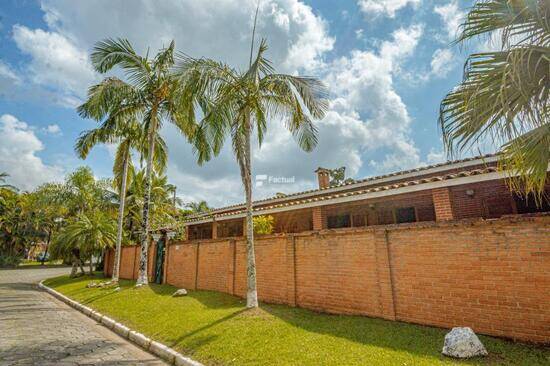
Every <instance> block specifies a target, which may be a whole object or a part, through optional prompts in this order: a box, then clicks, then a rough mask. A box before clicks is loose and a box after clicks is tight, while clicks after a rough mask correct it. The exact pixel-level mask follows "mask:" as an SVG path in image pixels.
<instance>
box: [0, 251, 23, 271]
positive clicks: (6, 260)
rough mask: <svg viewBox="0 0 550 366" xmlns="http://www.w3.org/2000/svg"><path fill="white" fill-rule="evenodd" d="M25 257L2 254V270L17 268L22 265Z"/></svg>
mask: <svg viewBox="0 0 550 366" xmlns="http://www.w3.org/2000/svg"><path fill="white" fill-rule="evenodd" d="M22 259H23V257H21V256H20V255H9V254H1V253H0V268H6V267H8V268H9V267H17V266H18V265H19V263H21V261H22Z"/></svg>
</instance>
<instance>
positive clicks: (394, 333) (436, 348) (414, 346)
mask: <svg viewBox="0 0 550 366" xmlns="http://www.w3.org/2000/svg"><path fill="white" fill-rule="evenodd" d="M262 310H264V311H266V312H268V313H269V314H271V315H273V316H275V317H277V318H279V319H281V320H283V321H284V322H286V323H289V324H291V325H293V326H295V327H298V328H301V329H304V330H306V331H308V332H314V333H318V334H325V335H329V336H332V337H338V338H343V339H347V340H350V341H352V342H355V343H358V344H363V345H371V346H376V347H381V348H385V349H391V350H399V351H405V352H407V353H410V354H415V355H419V356H425V357H433V358H436V359H438V360H440V361H441V362H443V361H446V362H449V361H453V362H456V363H459V364H463V365H495V364H501V363H502V361H503V360H504V359H505V358H506V357H505V356H507V355H506V353H504V351H506V350H505V349H504V348H503V344H506V343H508V345H509V346H512V347H528V348H530V349H531V351H533V354H532V355H531V356H533V363H532V364H540V365H543V364H544V361H543V360H544V358H545V356H544V354H546V355H547V356H546V357H548V356H549V355H550V350H549V349H546V351H545V350H544V348H542V347H537V346H532V345H531V346H529V345H524V344H517V343H513V342H511V341H506V340H496V339H494V338H489V337H483V336H482V337H480V338H482V342H484V343H485V345H486V346H487V348H488V350H489V357H486V358H472V359H468V360H462V361H459V360H456V359H451V358H447V357H445V356H443V355H442V354H441V349H442V347H443V341H444V337H445V334H446V333H447V332H448V330H446V329H441V328H435V327H429V326H422V325H414V324H407V323H403V322H397V321H389V320H384V319H378V318H370V317H366V316H352V315H330V314H321V313H317V312H314V311H311V310H306V309H300V308H289V307H287V306H284V305H268V304H262ZM497 343H499V345H497V346H495V348H494V349H493V347H491V346H492V345H494V344H497ZM491 350H493V352H491ZM497 350H498V351H497ZM499 351H500V352H503V353H502V354H501V353H500V352H499ZM508 351H509V350H508ZM518 351H519V350H518ZM508 356H509V355H508ZM538 361H540V363H538ZM510 362H512V363H513V361H511V360H507V362H503V363H504V364H510ZM526 364H529V361H528V362H527V363H526Z"/></svg>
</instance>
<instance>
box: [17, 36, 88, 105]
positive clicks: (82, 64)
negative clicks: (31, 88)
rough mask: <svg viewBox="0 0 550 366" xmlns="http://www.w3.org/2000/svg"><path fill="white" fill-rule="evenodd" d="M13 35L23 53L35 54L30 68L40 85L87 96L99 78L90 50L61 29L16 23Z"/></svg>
mask: <svg viewBox="0 0 550 366" xmlns="http://www.w3.org/2000/svg"><path fill="white" fill-rule="evenodd" d="M13 39H14V41H15V43H16V44H17V47H18V48H19V49H20V50H21V51H22V52H23V53H26V54H28V55H30V56H31V62H30V64H29V65H28V66H27V68H28V71H29V73H30V78H31V79H32V81H33V82H35V83H36V84H38V85H43V86H49V87H54V88H56V89H58V90H59V91H60V92H61V93H62V94H63V96H64V97H65V98H75V97H83V96H84V95H85V93H86V90H87V88H88V86H89V85H90V84H91V83H92V82H94V81H95V80H96V75H95V72H94V70H93V68H92V66H91V64H90V61H89V59H88V54H87V52H86V51H85V50H82V49H79V48H78V47H77V46H75V45H74V43H73V42H71V41H70V40H69V39H68V38H67V37H65V36H63V35H61V34H59V33H56V32H46V31H43V30H42V29H34V30H32V29H29V28H27V27H25V26H21V25H15V26H14V27H13Z"/></svg>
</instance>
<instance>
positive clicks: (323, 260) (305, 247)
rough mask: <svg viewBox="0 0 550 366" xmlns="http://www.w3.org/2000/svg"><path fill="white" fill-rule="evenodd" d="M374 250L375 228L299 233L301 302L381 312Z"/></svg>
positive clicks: (344, 310)
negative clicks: (336, 232) (349, 231)
mask: <svg viewBox="0 0 550 366" xmlns="http://www.w3.org/2000/svg"><path fill="white" fill-rule="evenodd" d="M374 250H375V246H374V235H373V232H372V231H370V232H365V231H362V232H352V233H346V234H344V235H342V234H338V235H334V233H327V234H326V235H324V234H319V235H314V236H298V237H296V289H297V304H298V305H299V306H303V307H305V308H309V309H315V310H321V311H326V312H332V313H350V314H366V315H373V316H379V315H381V312H380V306H379V301H378V297H379V288H378V282H377V281H378V279H377V275H376V256H375V253H374ZM259 293H260V297H262V295H261V292H259Z"/></svg>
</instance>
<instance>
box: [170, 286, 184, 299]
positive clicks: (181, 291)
mask: <svg viewBox="0 0 550 366" xmlns="http://www.w3.org/2000/svg"><path fill="white" fill-rule="evenodd" d="M185 295H187V290H186V289H184V288H180V289H179V290H178V291H176V292H174V293H173V294H172V296H173V297H180V296H185Z"/></svg>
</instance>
